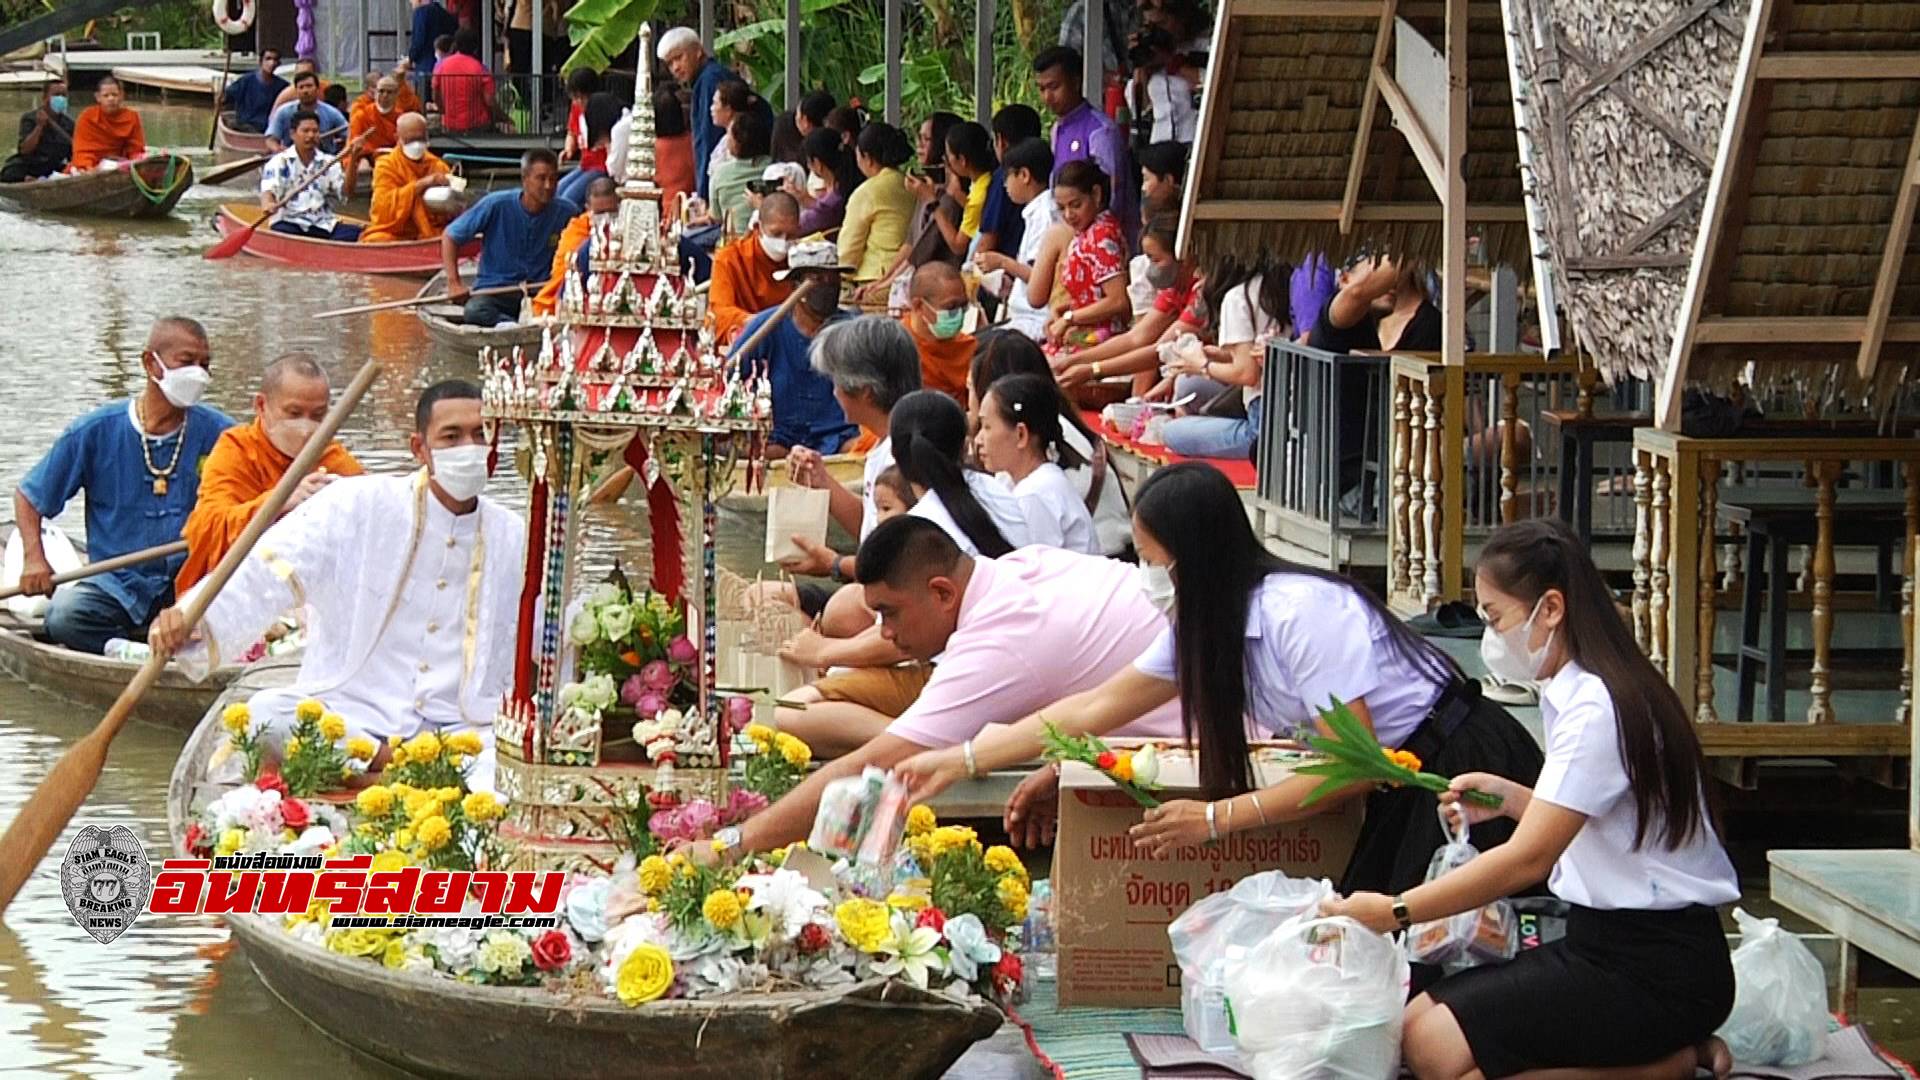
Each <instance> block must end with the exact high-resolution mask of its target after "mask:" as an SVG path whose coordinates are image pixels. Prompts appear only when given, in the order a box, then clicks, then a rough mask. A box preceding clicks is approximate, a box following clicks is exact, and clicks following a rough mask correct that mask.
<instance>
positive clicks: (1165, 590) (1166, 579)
mask: <svg viewBox="0 0 1920 1080" xmlns="http://www.w3.org/2000/svg"><path fill="white" fill-rule="evenodd" d="M1138 573H1139V575H1140V588H1141V589H1142V590H1143V591H1145V592H1146V594H1147V602H1148V603H1151V604H1152V605H1153V606H1154V607H1157V608H1159V609H1160V613H1161V614H1162V615H1172V614H1173V595H1174V593H1173V571H1172V570H1171V569H1169V568H1167V567H1165V566H1155V565H1154V564H1153V563H1141V564H1140V569H1139V571H1138Z"/></svg>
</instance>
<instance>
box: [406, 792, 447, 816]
mask: <svg viewBox="0 0 1920 1080" xmlns="http://www.w3.org/2000/svg"><path fill="white" fill-rule="evenodd" d="M406 807H407V818H408V819H409V820H411V821H414V822H416V823H417V822H419V821H420V819H421V818H424V817H428V816H431V815H433V814H437V813H439V812H440V800H438V799H436V798H434V797H433V792H431V791H409V792H407V795H406Z"/></svg>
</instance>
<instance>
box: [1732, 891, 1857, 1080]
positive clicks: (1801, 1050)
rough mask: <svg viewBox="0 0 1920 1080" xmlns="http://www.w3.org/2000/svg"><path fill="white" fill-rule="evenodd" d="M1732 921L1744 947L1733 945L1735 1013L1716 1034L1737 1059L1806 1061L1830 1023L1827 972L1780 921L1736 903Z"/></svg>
mask: <svg viewBox="0 0 1920 1080" xmlns="http://www.w3.org/2000/svg"><path fill="white" fill-rule="evenodd" d="M1733 921H1734V923H1735V924H1736V925H1738V926H1739V927H1740V947H1739V948H1737V949H1735V950H1733V985H1734V996H1733V1012H1731V1013H1729V1014H1728V1016H1727V1022H1726V1023H1725V1024H1722V1025H1721V1026H1720V1030H1719V1031H1718V1032H1717V1034H1718V1035H1719V1036H1720V1038H1721V1040H1722V1041H1723V1042H1725V1043H1726V1044H1727V1049H1728V1050H1729V1051H1730V1052H1731V1053H1732V1054H1733V1059H1734V1060H1735V1061H1739V1062H1743V1063H1745V1064H1749V1065H1779V1066H1787V1067H1793V1066H1799V1065H1805V1064H1807V1063H1808V1062H1810V1061H1812V1060H1813V1059H1815V1058H1817V1057H1819V1056H1820V1055H1821V1053H1823V1052H1824V1051H1825V1050H1826V1045H1827V1032H1828V1030H1829V1029H1830V1028H1831V1027H1832V1021H1833V1017H1832V1016H1830V1015H1828V1013H1827V975H1826V971H1825V970H1824V969H1823V968H1821V966H1820V961H1819V960H1818V959H1817V958H1815V957H1814V955H1813V951H1812V950H1811V949H1808V948H1807V946H1806V943H1805V942H1803V941H1801V940H1800V939H1799V938H1797V937H1795V936H1794V935H1793V934H1792V933H1790V932H1789V931H1786V930H1782V929H1780V920H1778V919H1756V918H1754V917H1753V916H1751V915H1749V914H1747V913H1746V912H1745V911H1743V910H1741V909H1740V908H1734V909H1733Z"/></svg>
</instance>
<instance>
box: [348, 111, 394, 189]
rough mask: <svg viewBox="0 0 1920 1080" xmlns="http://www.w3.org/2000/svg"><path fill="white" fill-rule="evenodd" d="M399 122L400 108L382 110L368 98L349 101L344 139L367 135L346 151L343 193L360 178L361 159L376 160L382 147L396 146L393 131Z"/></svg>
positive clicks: (385, 148) (351, 187) (352, 187)
mask: <svg viewBox="0 0 1920 1080" xmlns="http://www.w3.org/2000/svg"><path fill="white" fill-rule="evenodd" d="M399 122H400V110H399V109H395V110H393V111H392V112H390V113H383V112H381V111H380V107H379V106H378V105H375V104H374V103H373V101H372V100H371V99H369V98H361V99H360V100H359V101H356V102H354V103H353V114H352V115H351V116H349V117H348V118H347V138H348V140H349V141H351V140H353V139H357V138H359V137H360V136H361V135H363V134H364V135H366V136H367V141H366V142H364V143H361V144H360V148H359V149H358V150H354V151H350V152H349V153H348V154H347V157H346V161H345V162H343V163H342V167H343V168H344V169H345V170H346V194H347V196H348V197H349V198H351V197H352V196H353V189H354V187H355V185H356V184H357V182H358V181H359V179H360V163H361V162H362V161H378V160H379V157H378V155H379V153H380V151H382V150H391V149H393V148H394V147H396V146H398V145H400V133H399V132H398V131H397V130H395V128H396V127H397V126H398V124H399Z"/></svg>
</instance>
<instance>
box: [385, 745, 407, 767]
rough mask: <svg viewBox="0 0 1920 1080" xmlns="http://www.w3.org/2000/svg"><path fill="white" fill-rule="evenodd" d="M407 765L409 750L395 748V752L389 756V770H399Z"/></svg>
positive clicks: (402, 747)
mask: <svg viewBox="0 0 1920 1080" xmlns="http://www.w3.org/2000/svg"><path fill="white" fill-rule="evenodd" d="M406 763H407V748H406V747H404V746H396V747H394V748H393V751H392V752H391V753H389V754H388V755H387V767H388V768H398V767H400V766H402V765H405V764H406Z"/></svg>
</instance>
